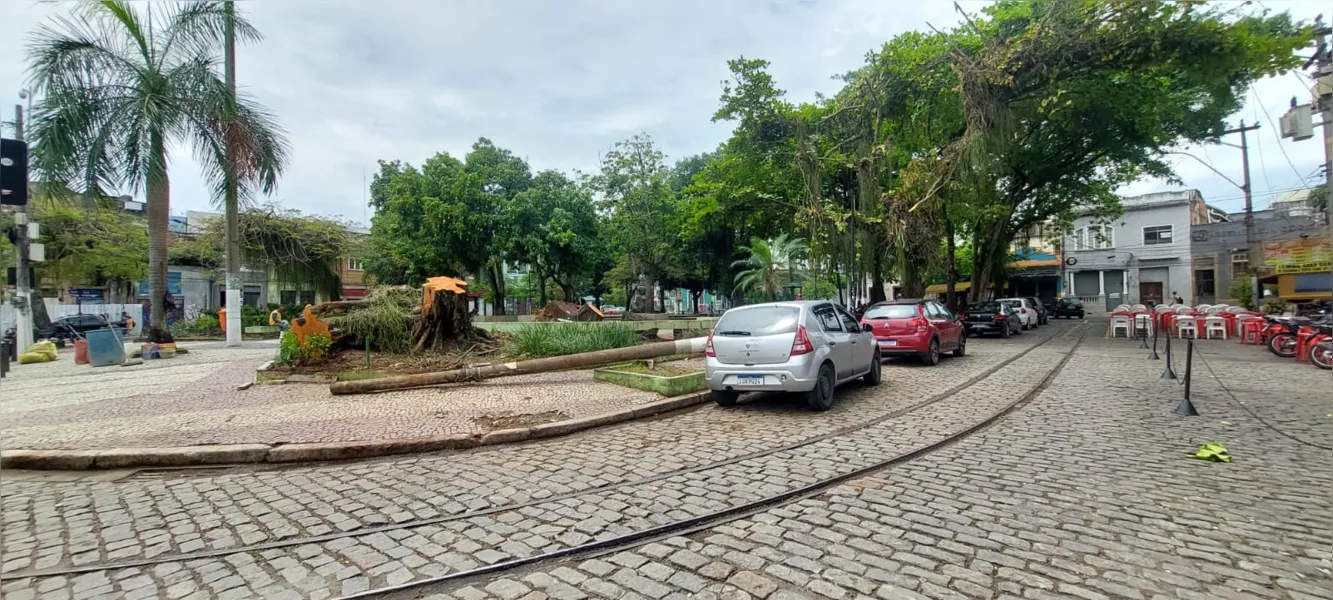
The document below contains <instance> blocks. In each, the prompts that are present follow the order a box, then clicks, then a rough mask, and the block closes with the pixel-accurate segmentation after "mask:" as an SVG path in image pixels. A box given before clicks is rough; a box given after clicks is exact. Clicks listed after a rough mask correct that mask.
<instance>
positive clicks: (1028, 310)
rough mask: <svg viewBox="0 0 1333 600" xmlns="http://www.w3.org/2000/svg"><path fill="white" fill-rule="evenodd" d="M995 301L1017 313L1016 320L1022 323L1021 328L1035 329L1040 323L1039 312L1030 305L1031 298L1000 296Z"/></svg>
mask: <svg viewBox="0 0 1333 600" xmlns="http://www.w3.org/2000/svg"><path fill="white" fill-rule="evenodd" d="M996 302H1001V303H1004V304H1005V305H1007V306H1008V307H1009V308H1012V309H1014V312H1016V313H1018V320H1019V321H1021V322H1022V323H1023V329H1029V328H1031V329H1036V328H1037V326H1038V325H1040V324H1041V323H1040V322H1038V319H1039V318H1040V316H1041V315H1040V314H1039V313H1038V312H1037V307H1036V306H1033V305H1032V299H1031V298H1000V299H999V300H997V301H996Z"/></svg>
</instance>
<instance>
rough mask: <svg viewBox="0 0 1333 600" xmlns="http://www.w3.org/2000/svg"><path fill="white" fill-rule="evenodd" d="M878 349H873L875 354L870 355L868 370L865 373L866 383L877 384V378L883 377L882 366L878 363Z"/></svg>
mask: <svg viewBox="0 0 1333 600" xmlns="http://www.w3.org/2000/svg"><path fill="white" fill-rule="evenodd" d="M880 360H881V358H880V355H879V350H878V349H876V350H875V355H874V356H872V357H870V372H869V373H866V374H865V378H864V380H865V382H866V384H868V385H879V380H880V378H881V377H883V374H884V367H883V365H881V364H880Z"/></svg>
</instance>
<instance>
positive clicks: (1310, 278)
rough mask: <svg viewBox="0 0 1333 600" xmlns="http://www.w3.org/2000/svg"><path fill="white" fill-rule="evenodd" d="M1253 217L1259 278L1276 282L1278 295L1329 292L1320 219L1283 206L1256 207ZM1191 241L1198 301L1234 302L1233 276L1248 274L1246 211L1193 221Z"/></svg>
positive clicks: (1296, 297) (1302, 297)
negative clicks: (1259, 256)
mask: <svg viewBox="0 0 1333 600" xmlns="http://www.w3.org/2000/svg"><path fill="white" fill-rule="evenodd" d="M1275 204H1278V203H1276V202H1275ZM1254 217H1255V219H1254V230H1255V239H1256V241H1257V242H1258V245H1259V249H1260V250H1261V251H1262V252H1263V253H1264V255H1263V258H1262V260H1263V262H1262V263H1261V264H1259V265H1258V268H1259V278H1260V280H1261V281H1262V282H1263V283H1265V284H1269V285H1274V286H1276V287H1277V295H1278V297H1279V298H1281V299H1283V300H1287V301H1291V302H1302V301H1307V300H1315V299H1320V298H1328V297H1330V293H1331V291H1330V287H1333V285H1331V284H1333V276H1330V275H1329V258H1328V257H1329V244H1328V234H1327V230H1326V229H1324V228H1323V226H1322V224H1321V222H1320V220H1319V218H1318V217H1316V216H1314V215H1312V214H1311V213H1310V212H1309V211H1308V210H1306V211H1303V212H1302V211H1299V210H1297V211H1287V210H1282V209H1281V207H1279V209H1277V210H1263V211H1256V212H1255V213H1254ZM1190 245H1191V250H1192V255H1193V263H1194V273H1193V276H1194V293H1195V297H1197V298H1198V301H1199V302H1200V303H1203V304H1217V303H1227V304H1238V303H1239V302H1240V299H1239V298H1236V297H1235V294H1234V293H1232V292H1231V288H1232V285H1233V283H1234V282H1235V281H1236V280H1237V279H1241V278H1245V277H1248V276H1249V267H1250V256H1249V249H1248V247H1247V241H1246V237H1245V219H1244V216H1243V215H1232V218H1231V220H1230V222H1222V223H1206V224H1202V225H1197V226H1195V227H1194V228H1193V230H1192V231H1191V232H1190Z"/></svg>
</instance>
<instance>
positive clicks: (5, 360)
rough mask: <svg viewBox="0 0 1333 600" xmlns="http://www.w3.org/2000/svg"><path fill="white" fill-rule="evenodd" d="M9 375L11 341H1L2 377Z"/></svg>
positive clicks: (0, 361)
mask: <svg viewBox="0 0 1333 600" xmlns="http://www.w3.org/2000/svg"><path fill="white" fill-rule="evenodd" d="M8 373H9V340H4V341H0V377H4V376H5V375H6V374H8Z"/></svg>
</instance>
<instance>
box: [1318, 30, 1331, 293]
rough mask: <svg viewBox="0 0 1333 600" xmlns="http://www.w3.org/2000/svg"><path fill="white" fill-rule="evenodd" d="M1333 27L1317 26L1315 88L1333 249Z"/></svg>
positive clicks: (1326, 207) (1327, 211)
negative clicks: (1330, 40) (1332, 43)
mask: <svg viewBox="0 0 1333 600" xmlns="http://www.w3.org/2000/svg"><path fill="white" fill-rule="evenodd" d="M1330 34H1333V28H1330V27H1322V26H1321V27H1318V28H1317V29H1315V55H1314V61H1315V64H1316V65H1318V69H1317V70H1316V71H1315V88H1314V89H1315V90H1316V92H1315V93H1316V95H1317V97H1316V98H1315V102H1316V103H1318V105H1319V106H1318V108H1319V111H1320V113H1322V115H1323V123H1324V214H1325V216H1326V217H1327V220H1326V221H1325V223H1327V224H1328V230H1329V250H1330V251H1333V48H1329V45H1328V36H1329V35H1330ZM1330 274H1331V275H1333V270H1330Z"/></svg>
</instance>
